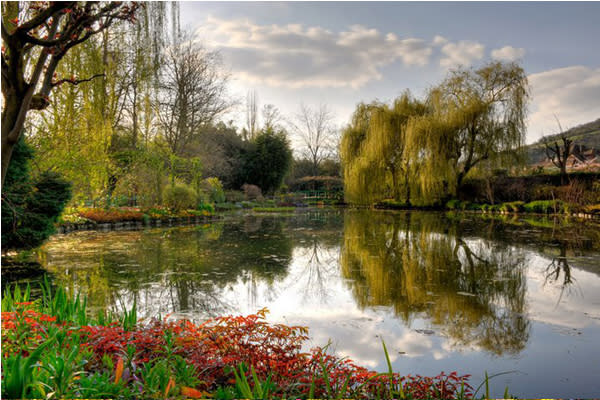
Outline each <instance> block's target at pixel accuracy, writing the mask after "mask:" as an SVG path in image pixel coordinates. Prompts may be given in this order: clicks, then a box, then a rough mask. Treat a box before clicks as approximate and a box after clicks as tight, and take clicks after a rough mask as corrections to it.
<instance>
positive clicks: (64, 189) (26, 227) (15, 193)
mask: <svg viewBox="0 0 600 400" xmlns="http://www.w3.org/2000/svg"><path fill="white" fill-rule="evenodd" d="M33 154H34V152H33V149H32V148H31V147H30V146H29V145H28V144H27V143H26V142H25V140H24V139H23V137H21V139H20V140H19V142H18V143H17V145H16V147H15V149H14V151H13V155H12V158H11V161H10V165H9V167H8V171H7V173H6V178H5V181H4V187H3V188H2V249H3V250H5V249H31V248H34V247H37V246H40V245H41V244H42V243H43V242H44V241H45V240H46V239H47V238H48V237H49V236H50V235H51V234H53V233H54V231H55V227H54V224H55V223H56V222H58V218H59V216H60V214H61V213H62V211H63V210H64V208H65V206H66V204H67V202H68V201H69V199H70V198H71V183H70V182H67V181H66V180H65V179H63V178H62V176H61V175H59V174H57V173H55V172H44V173H42V174H40V175H39V176H37V177H36V178H32V177H31V173H30V160H31V159H32V158H33Z"/></svg>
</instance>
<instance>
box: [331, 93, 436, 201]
mask: <svg viewBox="0 0 600 400" xmlns="http://www.w3.org/2000/svg"><path fill="white" fill-rule="evenodd" d="M426 110H427V109H426V106H425V104H423V103H422V102H420V101H418V100H416V99H414V98H413V97H412V96H411V95H410V93H409V92H405V93H404V94H402V95H401V96H400V97H399V98H397V99H396V100H395V101H394V103H393V104H391V105H388V104H383V103H377V102H374V103H371V104H368V105H365V104H361V105H359V106H358V108H357V110H356V112H355V115H354V118H353V121H352V123H351V125H350V126H349V127H347V128H346V130H345V132H344V137H343V139H342V149H341V150H342V151H341V153H342V159H343V161H344V178H345V182H346V197H347V198H348V200H349V201H352V202H358V203H368V202H372V201H373V200H378V199H381V198H388V197H392V198H393V199H395V200H401V198H402V199H403V200H404V201H405V202H407V203H408V202H410V193H411V192H410V187H411V176H412V175H414V172H415V170H416V169H415V167H416V166H417V163H416V162H414V160H413V159H412V158H411V157H410V154H409V153H408V146H407V141H406V126H407V122H408V121H409V119H411V118H412V117H415V116H419V115H423V114H425V112H426ZM402 189H404V190H402Z"/></svg>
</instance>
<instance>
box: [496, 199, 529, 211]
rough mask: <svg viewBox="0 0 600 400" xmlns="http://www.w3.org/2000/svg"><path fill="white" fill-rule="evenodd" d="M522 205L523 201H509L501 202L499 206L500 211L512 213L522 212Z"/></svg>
mask: <svg viewBox="0 0 600 400" xmlns="http://www.w3.org/2000/svg"><path fill="white" fill-rule="evenodd" d="M524 205H525V202H524V201H511V202H510V203H503V204H502V205H501V206H500V211H505V212H512V213H517V212H522V211H523V210H524V207H523V206H524Z"/></svg>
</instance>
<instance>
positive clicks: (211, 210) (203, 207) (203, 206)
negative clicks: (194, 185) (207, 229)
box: [198, 203, 215, 214]
mask: <svg viewBox="0 0 600 400" xmlns="http://www.w3.org/2000/svg"><path fill="white" fill-rule="evenodd" d="M198 210H199V211H206V213H208V214H214V213H215V207H214V206H213V205H212V204H210V203H202V204H200V205H198Z"/></svg>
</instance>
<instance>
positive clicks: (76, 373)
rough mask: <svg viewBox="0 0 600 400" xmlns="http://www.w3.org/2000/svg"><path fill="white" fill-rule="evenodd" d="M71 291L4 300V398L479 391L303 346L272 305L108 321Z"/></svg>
mask: <svg viewBox="0 0 600 400" xmlns="http://www.w3.org/2000/svg"><path fill="white" fill-rule="evenodd" d="M65 293H66V292H64V291H59V292H57V294H58V296H55V299H56V298H61V299H62V300H60V299H59V300H58V301H56V300H49V297H48V298H44V299H43V300H41V301H37V302H36V303H28V302H24V303H23V302H20V303H19V302H16V301H12V302H11V299H12V298H11V297H10V296H8V300H7V301H6V302H5V300H4V299H3V304H2V309H3V312H2V344H3V347H2V366H3V377H2V396H3V398H7V397H8V398H19V397H25V398H31V397H37V398H42V397H44V398H45V397H47V396H49V395H50V393H53V394H54V396H56V397H69V398H73V397H79V398H81V397H83V398H149V397H161V398H167V397H168V398H176V397H186V398H199V397H213V398H240V397H246V398H248V397H252V398H273V397H276V398H283V397H294V398H322V397H329V398H333V397H335V398H342V397H343V398H348V397H370V398H373V397H385V398H393V397H394V398H398V397H404V398H432V397H435V398H470V397H472V390H471V387H470V386H469V384H468V383H467V379H468V375H463V376H460V375H458V374H457V373H456V372H453V373H451V374H449V375H446V374H443V373H442V374H440V375H438V376H436V377H421V376H411V375H407V376H400V375H399V374H397V373H393V372H391V371H390V372H389V373H384V374H381V373H376V372H374V371H370V370H368V369H366V368H363V367H360V366H357V365H356V364H354V363H353V362H352V361H351V360H348V359H342V358H339V357H337V356H335V355H332V354H328V353H327V352H326V349H325V348H319V347H318V348H315V349H313V350H311V351H310V352H302V345H303V343H304V342H305V340H307V338H308V336H307V334H308V331H307V328H305V327H301V326H286V325H281V324H272V323H269V322H267V321H266V313H267V310H261V311H259V312H258V313H257V314H255V315H249V316H227V317H219V318H214V319H210V320H208V321H206V322H204V323H201V324H194V323H192V322H190V321H187V320H179V321H171V320H168V319H165V320H157V319H154V320H151V321H146V322H144V321H137V322H136V319H135V312H134V311H133V312H130V313H126V314H125V316H123V317H122V318H121V320H120V321H112V322H109V320H110V319H111V318H107V317H105V316H100V317H98V319H96V320H92V319H90V318H88V317H87V314H86V313H85V302H80V301H79V300H78V299H77V300H73V299H71V300H69V299H68V298H67V297H66V296H65ZM19 297H20V296H14V299H12V300H19ZM5 310H12V311H5ZM48 312H51V313H53V314H55V315H50V314H48ZM383 348H384V351H385V345H384V346H383ZM385 356H386V358H387V351H385ZM387 360H388V363H389V358H388V359H387Z"/></svg>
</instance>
